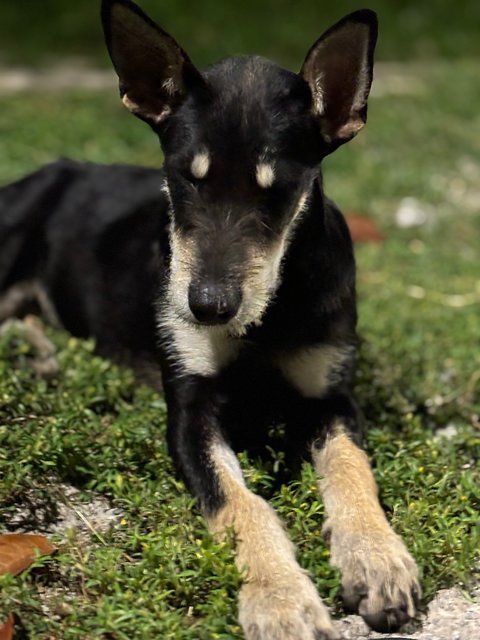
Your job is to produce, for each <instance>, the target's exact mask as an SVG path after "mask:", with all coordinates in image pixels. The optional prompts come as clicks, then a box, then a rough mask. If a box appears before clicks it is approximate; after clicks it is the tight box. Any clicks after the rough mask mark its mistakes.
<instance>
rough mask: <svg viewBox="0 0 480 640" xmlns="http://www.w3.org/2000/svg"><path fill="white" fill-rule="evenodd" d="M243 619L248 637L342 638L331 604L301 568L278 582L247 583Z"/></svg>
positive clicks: (290, 639)
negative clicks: (334, 623)
mask: <svg viewBox="0 0 480 640" xmlns="http://www.w3.org/2000/svg"><path fill="white" fill-rule="evenodd" d="M239 609H240V614H239V619H240V624H241V625H242V627H243V630H244V633H245V638H246V640H338V639H339V638H340V635H339V634H338V632H337V631H335V629H334V628H333V625H332V622H331V620H330V615H329V613H328V611H327V608H326V607H325V605H324V604H323V602H322V601H321V600H320V598H319V596H318V594H317V592H316V589H315V587H314V585H313V583H312V581H311V580H310V579H309V578H308V577H307V576H306V575H305V574H303V573H301V572H300V571H299V572H298V573H295V574H293V575H291V576H289V577H284V576H282V578H281V579H279V580H278V582H276V583H274V584H264V585H261V584H259V583H258V582H249V583H245V584H244V585H243V587H242V589H241V591H240V597H239Z"/></svg>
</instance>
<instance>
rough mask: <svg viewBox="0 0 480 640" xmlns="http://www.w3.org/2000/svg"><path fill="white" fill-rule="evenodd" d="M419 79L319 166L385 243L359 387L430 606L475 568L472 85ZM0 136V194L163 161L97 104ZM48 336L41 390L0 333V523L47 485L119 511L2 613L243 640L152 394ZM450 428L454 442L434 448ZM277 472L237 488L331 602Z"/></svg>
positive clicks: (462, 72) (313, 537)
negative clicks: (51, 352)
mask: <svg viewBox="0 0 480 640" xmlns="http://www.w3.org/2000/svg"><path fill="white" fill-rule="evenodd" d="M412 72H413V71H412ZM419 73H421V74H422V78H423V81H424V87H425V90H424V92H423V93H422V94H420V95H417V96H396V97H394V96H389V97H388V96H387V97H384V98H377V99H374V100H372V102H371V108H370V112H369V117H370V121H369V124H368V126H367V128H366V130H365V132H362V134H360V136H359V137H358V139H357V140H356V141H355V142H353V143H351V144H350V145H348V146H347V147H346V148H344V149H342V150H340V151H338V152H337V153H336V154H335V155H334V156H333V157H332V158H329V159H328V160H327V161H326V163H325V173H326V185H327V190H328V193H329V194H330V195H331V196H332V197H333V198H334V199H335V200H336V201H337V202H338V203H339V204H340V205H341V206H342V207H343V208H344V209H346V210H356V211H360V212H362V213H364V214H368V215H371V216H372V217H373V218H374V219H375V220H376V221H377V223H378V224H379V225H380V226H381V227H382V228H383V230H384V232H385V234H386V237H387V239H386V242H385V243H384V244H383V245H378V246H373V245H370V246H361V247H359V248H358V252H357V256H358V264H359V294H360V332H361V335H362V337H363V343H362V348H361V354H360V366H359V372H358V376H357V381H356V387H357V395H358V397H359V400H360V403H361V405H362V407H363V409H364V411H365V413H366V415H367V419H368V423H369V426H370V431H369V435H368V440H367V445H368V451H369V454H370V455H371V457H372V459H373V460H374V463H375V475H376V477H377V480H378V483H379V486H380V492H381V497H382V501H383V503H384V505H385V508H386V509H387V512H388V515H389V518H390V520H391V521H392V523H393V526H394V528H395V530H396V531H397V532H398V533H400V534H402V535H403V536H404V539H405V541H406V543H407V545H408V547H409V548H410V549H411V550H412V552H413V554H414V555H415V557H416V559H417V561H418V563H419V566H420V569H421V572H422V582H423V587H424V591H425V596H426V601H428V599H429V598H430V597H431V596H432V595H433V593H434V592H435V591H436V590H437V589H439V588H441V587H444V586H448V585H452V584H461V585H464V586H465V588H466V589H468V587H469V586H470V585H471V584H472V582H473V581H474V580H478V577H479V572H480V560H479V551H478V550H479V548H480V525H479V517H478V514H479V510H480V489H479V487H480V470H479V467H478V459H479V456H480V418H479V416H480V399H479V398H480V382H479V377H480V374H479V371H480V354H479V350H478V345H479V343H480V316H479V306H480V284H479V278H480V274H479V268H478V257H477V256H478V245H479V240H480V217H479V215H478V213H479V205H478V198H479V193H478V184H479V180H478V177H479V176H478V166H479V161H480V157H479V156H480V154H479V151H478V149H479V148H480V146H479V133H478V132H479V131H480V122H479V115H478V109H477V105H478V104H479V102H480V85H479V84H478V82H476V78H477V71H476V69H475V68H474V66H473V65H472V64H470V63H469V62H464V61H457V62H456V64H455V67H453V66H451V65H450V64H449V63H436V64H431V65H425V66H424V67H422V69H420V71H419ZM0 136H1V140H2V154H0V179H1V180H2V181H3V182H5V181H7V180H9V179H13V178H15V177H17V176H20V175H21V174H22V173H23V172H24V171H27V170H31V169H33V168H34V167H36V166H38V165H39V164H40V163H43V162H46V161H49V160H53V159H54V158H55V157H57V156H58V155H69V156H74V157H77V158H83V159H89V160H96V161H105V162H107V161H130V162H138V163H144V164H150V165H155V164H157V163H158V161H159V158H160V153H159V151H158V144H157V142H156V141H155V139H154V138H153V136H152V135H151V134H150V132H149V130H148V128H147V127H145V126H144V125H142V124H141V123H140V122H137V121H135V119H133V118H131V117H129V116H128V115H127V114H126V112H124V111H123V110H122V109H121V107H120V106H119V104H118V103H117V99H116V98H115V97H114V96H112V95H110V94H106V93H105V94H103V93H94V94H93V93H92V94H87V93H82V94H79V93H67V94H54V95H53V94H52V95H47V96H46V95H40V94H31V95H26V96H25V95H22V96H17V97H9V98H7V99H5V98H4V100H3V104H2V110H1V112H0ZM406 196H413V197H415V198H417V199H418V200H419V201H421V202H423V203H425V204H426V205H430V206H431V207H432V211H433V215H432V219H431V221H430V222H429V223H428V224H426V225H424V226H422V227H419V228H413V229H404V230H400V229H398V228H396V226H395V224H394V212H395V210H396V208H397V206H398V203H399V201H400V200H401V198H403V197H406ZM475 203H477V204H475ZM51 335H52V338H53V340H54V341H55V343H56V344H57V346H58V349H59V358H60V364H61V373H60V375H59V377H58V378H57V379H56V380H53V381H51V382H45V381H40V380H38V379H37V378H35V376H34V375H33V373H32V372H31V370H30V369H29V368H28V349H29V348H28V345H26V344H25V343H24V342H23V341H22V339H21V338H19V337H18V336H17V337H15V336H14V335H7V336H4V337H3V338H2V339H1V340H0V478H1V481H0V503H1V504H2V505H3V508H2V510H1V512H0V526H3V528H5V529H7V528H8V526H9V520H10V517H11V513H12V512H13V511H14V510H15V508H16V507H17V506H18V505H19V504H22V502H24V501H25V500H26V498H27V497H28V499H29V500H32V496H33V497H35V498H36V499H37V500H38V501H42V502H44V503H45V502H48V501H49V500H50V501H52V500H53V496H51V495H50V492H49V487H50V486H51V484H52V482H54V481H56V480H58V479H59V480H62V481H64V482H69V483H72V484H74V485H75V486H77V487H79V488H80V489H81V490H82V491H84V492H85V494H86V495H87V494H88V492H95V493H100V494H103V495H105V496H107V497H108V498H109V500H110V501H111V502H112V504H114V505H115V506H118V507H120V508H121V509H122V510H123V512H124V518H123V520H122V523H121V524H120V525H119V526H118V527H116V528H115V529H114V530H113V531H111V532H110V533H108V534H106V535H103V536H102V537H101V538H98V537H96V536H94V535H92V537H91V540H90V542H89V543H88V544H85V543H84V542H82V541H81V540H79V539H77V538H75V536H74V535H73V533H71V535H69V536H67V538H66V539H61V540H58V544H59V552H58V553H57V555H56V556H54V557H51V558H47V559H42V560H40V561H38V563H37V565H38V566H37V567H36V568H34V569H32V570H30V571H28V572H27V573H25V574H23V575H22V576H19V577H17V578H9V577H2V578H0V607H1V609H2V611H7V610H13V611H15V613H16V614H17V616H18V619H19V620H20V621H21V624H22V625H23V627H24V632H25V634H27V636H28V637H31V638H35V639H38V640H46V639H47V638H49V639H50V638H58V639H62V640H73V639H75V640H85V639H86V638H87V639H90V638H99V639H102V640H110V639H113V638H114V639H119V640H123V639H125V640H126V639H127V638H128V640H133V639H135V640H136V639H138V640H149V639H150V638H175V639H177V638H178V639H183V638H185V639H187V638H190V639H192V640H193V639H205V640H206V639H207V638H208V639H211V638H223V639H225V640H226V639H227V638H229V639H231V638H240V637H241V635H240V630H239V628H238V625H237V622H236V593H237V590H238V585H239V581H240V580H239V576H238V574H237V572H236V570H235V569H234V567H233V563H232V547H231V545H230V544H229V543H224V544H222V545H218V544H215V543H214V542H213V541H212V539H211V538H210V537H209V535H208V533H207V532H206V528H205V525H204V523H203V520H202V519H201V517H200V516H199V515H198V514H197V512H196V510H195V507H194V504H193V502H192V500H191V499H190V498H189V497H188V495H187V494H186V492H185V491H184V488H183V486H182V484H181V483H180V482H178V481H176V480H175V479H174V477H173V475H172V473H171V465H170V462H169V459H168V457H167V455H166V449H165V442H164V418H165V407H164V403H163V400H162V399H161V398H160V397H158V396H157V395H155V393H154V392H152V391H150V390H148V389H146V388H139V387H138V386H137V385H136V384H135V382H134V380H133V377H132V374H131V373H130V372H129V371H126V370H120V369H117V368H116V367H114V366H113V365H111V364H110V363H109V362H106V361H103V360H101V359H99V358H98V357H96V356H95V355H94V353H93V345H92V343H91V342H82V341H79V340H76V339H72V338H69V337H68V336H65V335H63V334H60V333H51ZM447 424H454V425H455V426H456V427H457V430H458V435H457V436H455V437H454V438H453V439H452V440H448V441H446V440H437V439H435V438H434V434H435V430H436V429H437V428H439V427H443V426H445V425H447ZM281 464H282V458H281V456H278V457H277V459H275V460H272V462H271V463H270V464H268V463H267V464H265V465H264V466H259V465H258V464H254V463H253V462H252V461H249V460H247V459H246V458H245V456H243V458H242V465H243V468H244V470H245V474H246V476H247V480H248V483H249V485H250V486H251V487H252V489H254V490H255V491H257V492H260V493H262V494H263V495H265V496H269V497H272V500H273V503H274V505H275V507H276V508H277V510H278V511H279V513H280V514H281V516H282V517H283V519H284V520H285V522H286V523H287V526H288V529H289V531H290V534H291V536H292V538H293V539H294V541H295V543H296V544H297V545H298V549H299V557H300V560H301V563H302V565H303V566H304V567H306V568H307V569H309V570H310V571H311V573H312V575H313V576H314V578H315V582H316V584H317V586H318V588H319V591H320V593H321V595H322V596H323V597H324V598H325V599H326V600H327V601H328V602H329V603H333V604H334V605H336V606H337V605H338V598H337V592H338V585H339V579H338V575H337V573H336V572H335V571H333V570H332V569H331V568H329V565H328V550H327V548H326V546H325V544H324V542H323V541H322V539H321V536H320V530H321V525H322V518H323V507H322V505H321V503H320V502H319V500H318V497H317V493H316V490H315V486H314V485H315V482H314V477H313V474H312V471H311V469H310V468H309V467H308V466H305V467H304V468H303V470H302V473H301V476H300V478H299V479H296V480H292V482H291V483H289V484H287V485H286V486H284V487H283V488H282V489H281V490H280V492H277V493H275V492H274V491H273V489H272V487H273V485H274V478H273V475H272V469H273V468H274V467H275V466H278V465H280V466H281ZM45 602H48V614H46V613H45V609H44V608H43V607H44V604H45Z"/></svg>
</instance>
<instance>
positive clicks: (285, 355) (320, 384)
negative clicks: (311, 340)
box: [275, 344, 351, 398]
mask: <svg viewBox="0 0 480 640" xmlns="http://www.w3.org/2000/svg"><path fill="white" fill-rule="evenodd" d="M350 353H351V347H348V346H343V347H336V346H334V345H327V344H319V345H315V346H313V347H307V348H305V349H296V350H295V351H288V352H282V353H279V354H278V356H277V357H276V359H275V361H276V364H277V366H278V368H279V369H280V371H281V372H282V373H283V375H284V376H285V378H286V379H287V380H288V381H289V382H290V383H291V384H292V385H293V386H294V387H295V388H296V389H297V390H298V391H300V393H301V394H302V395H303V397H305V398H321V397H322V396H323V395H325V393H326V392H327V391H328V389H329V388H330V387H331V386H332V385H333V384H336V383H338V382H339V375H340V373H341V369H342V366H343V363H344V362H345V360H347V359H348V358H349V356H350Z"/></svg>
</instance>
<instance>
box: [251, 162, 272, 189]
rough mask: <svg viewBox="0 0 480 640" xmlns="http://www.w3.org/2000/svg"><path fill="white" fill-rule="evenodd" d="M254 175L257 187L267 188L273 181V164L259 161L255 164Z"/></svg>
mask: <svg viewBox="0 0 480 640" xmlns="http://www.w3.org/2000/svg"><path fill="white" fill-rule="evenodd" d="M255 177H256V179H257V184H258V186H259V187H261V188H262V189H269V188H270V187H271V186H272V185H273V183H274V182H275V169H274V168H273V165H271V164H269V163H267V162H260V163H259V164H257V167H256V170H255Z"/></svg>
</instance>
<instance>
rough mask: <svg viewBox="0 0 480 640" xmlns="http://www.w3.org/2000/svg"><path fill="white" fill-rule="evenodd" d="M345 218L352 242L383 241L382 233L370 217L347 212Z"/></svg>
mask: <svg viewBox="0 0 480 640" xmlns="http://www.w3.org/2000/svg"><path fill="white" fill-rule="evenodd" d="M345 218H346V219H347V224H348V228H349V229H350V233H351V234H352V239H353V241H354V242H383V240H384V237H383V235H382V233H381V232H380V230H379V228H378V227H377V225H376V224H375V222H374V221H373V220H371V219H370V218H366V217H365V216H361V215H358V214H357V213H347V214H346V216H345Z"/></svg>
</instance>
